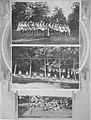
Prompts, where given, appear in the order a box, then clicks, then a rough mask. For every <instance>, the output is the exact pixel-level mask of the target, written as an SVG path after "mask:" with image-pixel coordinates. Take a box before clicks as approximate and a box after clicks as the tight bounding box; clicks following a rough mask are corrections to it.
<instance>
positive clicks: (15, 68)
mask: <svg viewBox="0 0 91 120" xmlns="http://www.w3.org/2000/svg"><path fill="white" fill-rule="evenodd" d="M16 67H17V64H15V68H14V75H15V74H16Z"/></svg>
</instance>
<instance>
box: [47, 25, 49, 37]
mask: <svg viewBox="0 0 91 120" xmlns="http://www.w3.org/2000/svg"><path fill="white" fill-rule="evenodd" d="M47 36H48V37H49V27H48V34H47Z"/></svg>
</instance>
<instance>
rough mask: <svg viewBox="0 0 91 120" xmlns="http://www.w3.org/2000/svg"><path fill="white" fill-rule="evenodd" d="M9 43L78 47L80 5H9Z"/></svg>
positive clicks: (35, 3) (72, 2) (42, 3)
mask: <svg viewBox="0 0 91 120" xmlns="http://www.w3.org/2000/svg"><path fill="white" fill-rule="evenodd" d="M11 8H12V10H11V12H12V13H11V14H12V43H13V44H79V19H80V18H79V17H80V2H74V1H47V2H12V4H11Z"/></svg>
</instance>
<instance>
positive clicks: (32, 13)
mask: <svg viewBox="0 0 91 120" xmlns="http://www.w3.org/2000/svg"><path fill="white" fill-rule="evenodd" d="M49 12H50V11H49V7H48V5H47V3H46V2H14V3H13V4H12V28H13V29H16V28H17V26H18V22H20V21H27V22H29V21H33V22H39V21H43V20H44V19H45V18H46V16H47V15H48V13H49Z"/></svg>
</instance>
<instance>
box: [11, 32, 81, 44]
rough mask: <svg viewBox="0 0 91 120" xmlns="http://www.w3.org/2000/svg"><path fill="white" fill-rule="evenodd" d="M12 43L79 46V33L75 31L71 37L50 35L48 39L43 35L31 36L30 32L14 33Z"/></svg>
mask: <svg viewBox="0 0 91 120" xmlns="http://www.w3.org/2000/svg"><path fill="white" fill-rule="evenodd" d="M12 43H14V44H78V43H79V32H78V31H77V30H74V31H72V32H71V36H70V37H69V36H68V35H64V34H63V35H62V34H54V33H50V37H49V38H47V37H46V36H44V35H43V34H38V35H36V34H34V35H33V34H31V33H29V32H25V33H22V32H20V31H15V30H13V31H12Z"/></svg>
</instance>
